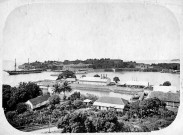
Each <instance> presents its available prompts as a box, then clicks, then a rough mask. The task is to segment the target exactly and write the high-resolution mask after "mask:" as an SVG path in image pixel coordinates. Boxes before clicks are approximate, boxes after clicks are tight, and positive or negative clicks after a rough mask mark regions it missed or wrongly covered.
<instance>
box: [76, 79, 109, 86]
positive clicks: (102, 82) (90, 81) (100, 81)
mask: <svg viewBox="0 0 183 135" xmlns="http://www.w3.org/2000/svg"><path fill="white" fill-rule="evenodd" d="M110 82H111V80H110V79H109V78H100V77H82V78H79V79H78V83H79V84H92V85H107V84H109V83H110Z"/></svg>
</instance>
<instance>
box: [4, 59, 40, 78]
mask: <svg viewBox="0 0 183 135" xmlns="http://www.w3.org/2000/svg"><path fill="white" fill-rule="evenodd" d="M28 63H29V62H28ZM4 71H5V72H7V73H9V75H19V74H31V73H41V72H42V71H43V70H42V69H31V70H29V69H28V70H16V59H15V70H4Z"/></svg>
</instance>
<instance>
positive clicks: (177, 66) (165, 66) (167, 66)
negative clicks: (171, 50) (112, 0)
mask: <svg viewBox="0 0 183 135" xmlns="http://www.w3.org/2000/svg"><path fill="white" fill-rule="evenodd" d="M151 65H152V66H154V67H159V68H162V69H172V70H180V63H158V64H154V63H153V64H151Z"/></svg>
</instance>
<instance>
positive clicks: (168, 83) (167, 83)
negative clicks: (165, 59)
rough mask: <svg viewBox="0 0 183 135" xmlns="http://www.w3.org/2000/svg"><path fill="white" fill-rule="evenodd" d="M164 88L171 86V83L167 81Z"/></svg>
mask: <svg viewBox="0 0 183 135" xmlns="http://www.w3.org/2000/svg"><path fill="white" fill-rule="evenodd" d="M163 86H171V83H170V82H169V81H166V82H164V83H163Z"/></svg>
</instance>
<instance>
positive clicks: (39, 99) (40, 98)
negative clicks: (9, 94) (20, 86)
mask: <svg viewBox="0 0 183 135" xmlns="http://www.w3.org/2000/svg"><path fill="white" fill-rule="evenodd" d="M49 97H50V95H49V94H48V95H44V96H38V97H36V98H33V99H30V100H29V101H30V102H31V103H32V104H33V105H37V104H39V103H42V102H44V101H47V100H48V98H49Z"/></svg>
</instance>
